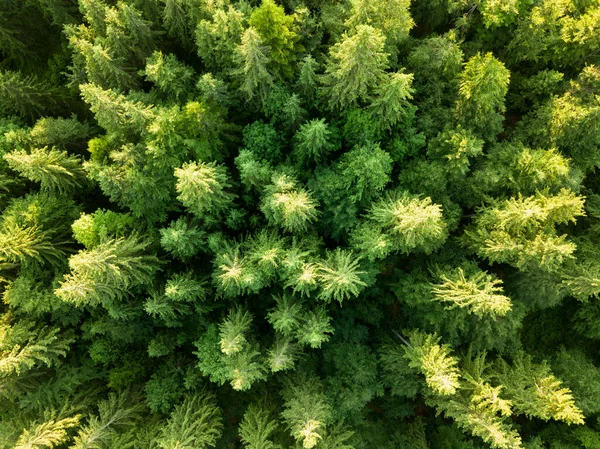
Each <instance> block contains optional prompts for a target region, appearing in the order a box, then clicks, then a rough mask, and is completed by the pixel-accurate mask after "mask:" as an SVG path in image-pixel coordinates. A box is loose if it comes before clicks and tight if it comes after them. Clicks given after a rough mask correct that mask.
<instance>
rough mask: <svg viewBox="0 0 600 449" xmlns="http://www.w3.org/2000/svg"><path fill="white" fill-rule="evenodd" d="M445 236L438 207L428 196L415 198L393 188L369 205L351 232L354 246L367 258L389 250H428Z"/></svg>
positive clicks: (407, 251)
mask: <svg viewBox="0 0 600 449" xmlns="http://www.w3.org/2000/svg"><path fill="white" fill-rule="evenodd" d="M446 237H447V225H446V223H445V221H444V219H443V217H442V210H441V207H440V206H439V205H437V204H433V203H432V201H431V199H430V198H425V199H419V198H418V197H415V196H414V195H410V194H408V193H407V192H393V193H391V194H388V196H387V197H386V198H384V199H382V200H379V201H377V202H376V203H374V204H373V206H372V207H371V210H370V211H369V213H368V215H367V220H366V221H365V222H364V223H362V224H361V225H360V226H359V227H358V228H357V229H356V230H355V231H354V232H353V234H352V240H353V242H354V246H355V247H356V248H358V249H360V250H361V251H364V252H365V253H366V254H367V255H368V257H369V258H370V259H379V258H384V257H386V256H387V255H388V254H390V253H392V252H402V253H409V252H411V251H415V250H420V251H423V252H425V253H429V252H431V251H433V250H435V249H436V248H438V247H439V246H440V245H441V244H442V243H443V242H444V241H445V240H446Z"/></svg>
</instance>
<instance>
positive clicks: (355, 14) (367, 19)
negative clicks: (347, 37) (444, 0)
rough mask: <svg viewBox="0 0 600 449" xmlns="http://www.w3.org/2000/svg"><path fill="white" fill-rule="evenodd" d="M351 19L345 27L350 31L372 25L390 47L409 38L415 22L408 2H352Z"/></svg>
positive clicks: (395, 0) (361, 0) (399, 0)
mask: <svg viewBox="0 0 600 449" xmlns="http://www.w3.org/2000/svg"><path fill="white" fill-rule="evenodd" d="M351 3H352V9H351V11H350V17H349V18H348V20H347V21H346V23H345V25H346V27H347V28H348V29H354V28H357V27H358V26H360V25H371V26H372V27H374V28H376V29H378V30H381V31H382V32H383V34H384V35H385V37H386V40H387V43H388V44H389V46H390V47H392V46H394V45H397V44H399V43H400V42H402V41H403V40H404V39H406V38H407V37H408V33H409V32H410V30H411V29H412V28H413V27H414V25H415V22H414V20H413V19H412V17H411V16H410V11H409V6H410V3H409V2H407V1H406V0H394V1H365V0H352V2H351Z"/></svg>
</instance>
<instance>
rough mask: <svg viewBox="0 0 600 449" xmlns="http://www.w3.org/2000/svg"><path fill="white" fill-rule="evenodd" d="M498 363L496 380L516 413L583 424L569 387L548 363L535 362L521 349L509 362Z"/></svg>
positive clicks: (501, 361) (581, 415)
mask: <svg viewBox="0 0 600 449" xmlns="http://www.w3.org/2000/svg"><path fill="white" fill-rule="evenodd" d="M499 363H500V366H499V369H500V370H499V373H498V380H499V381H500V382H501V384H502V385H503V386H504V391H505V394H506V396H507V397H508V398H509V399H511V400H512V402H513V408H514V410H515V412H516V413H520V414H525V415H526V416H536V417H538V418H541V419H544V420H548V419H555V420H560V421H564V422H566V423H567V424H583V418H584V417H583V414H582V413H581V410H579V408H578V407H577V406H576V405H575V401H574V400H573V396H572V395H571V391H570V390H569V389H568V388H564V387H562V385H561V382H560V380H558V379H557V378H556V377H555V376H554V375H553V374H552V372H551V371H550V368H549V367H548V366H547V364H545V363H544V364H536V363H534V362H533V361H532V359H531V356H528V355H527V354H525V353H523V352H519V353H518V354H517V355H516V357H515V358H514V360H513V363H512V366H509V365H508V364H507V363H506V362H505V361H504V360H500V362H499Z"/></svg>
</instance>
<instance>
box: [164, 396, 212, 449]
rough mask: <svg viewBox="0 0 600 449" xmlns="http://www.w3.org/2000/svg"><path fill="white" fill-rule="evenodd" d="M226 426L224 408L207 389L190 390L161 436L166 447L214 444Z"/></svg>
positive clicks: (165, 448)
mask: <svg viewBox="0 0 600 449" xmlns="http://www.w3.org/2000/svg"><path fill="white" fill-rule="evenodd" d="M222 428H223V424H222V418H221V411H220V410H219V408H218V407H217V405H216V403H215V398H214V396H213V395H212V394H211V393H209V392H206V391H200V392H197V393H195V394H189V395H188V396H187V397H186V398H185V400H184V401H183V402H182V403H181V404H180V405H179V406H178V407H176V408H175V410H174V411H173V412H172V413H171V416H170V418H169V421H168V422H167V424H166V425H165V426H164V427H163V428H162V429H161V432H160V436H159V438H158V440H157V443H158V446H159V447H160V448H162V449H171V448H182V449H188V448H189V449H191V448H199V449H202V448H207V447H214V446H215V445H216V443H217V441H218V439H219V437H220V436H221V429H222Z"/></svg>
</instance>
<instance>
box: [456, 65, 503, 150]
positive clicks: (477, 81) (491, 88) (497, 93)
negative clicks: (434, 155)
mask: <svg viewBox="0 0 600 449" xmlns="http://www.w3.org/2000/svg"><path fill="white" fill-rule="evenodd" d="M509 79H510V72H509V71H508V69H507V68H506V67H505V66H504V64H502V62H500V61H499V60H497V59H496V58H494V56H493V55H492V54H491V53H487V54H485V55H481V54H479V55H476V56H473V57H472V58H471V59H469V61H467V63H466V64H465V69H464V71H463V72H462V73H461V75H460V89H459V95H460V96H459V99H458V103H457V105H456V117H457V119H458V121H459V123H460V124H462V125H463V126H465V127H467V128H472V129H473V131H475V132H476V133H478V134H479V135H480V136H481V137H483V138H484V139H486V140H491V139H492V138H494V137H495V136H496V135H497V134H498V133H499V132H500V130H501V129H502V120H503V118H502V115H501V114H502V113H503V112H504V111H505V110H506V106H505V104H504V98H505V96H506V93H507V91H508V82H509Z"/></svg>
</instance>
